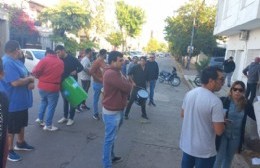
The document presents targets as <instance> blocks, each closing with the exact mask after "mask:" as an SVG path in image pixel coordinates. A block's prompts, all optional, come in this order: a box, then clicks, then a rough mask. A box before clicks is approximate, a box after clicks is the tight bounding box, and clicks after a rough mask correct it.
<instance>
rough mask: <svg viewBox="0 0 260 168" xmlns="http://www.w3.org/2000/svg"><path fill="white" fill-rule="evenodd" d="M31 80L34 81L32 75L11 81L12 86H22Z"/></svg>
mask: <svg viewBox="0 0 260 168" xmlns="http://www.w3.org/2000/svg"><path fill="white" fill-rule="evenodd" d="M31 82H34V78H33V77H32V76H30V77H26V78H20V79H18V80H16V81H14V82H12V83H11V84H12V86H14V87H17V86H24V85H27V84H29V83H31Z"/></svg>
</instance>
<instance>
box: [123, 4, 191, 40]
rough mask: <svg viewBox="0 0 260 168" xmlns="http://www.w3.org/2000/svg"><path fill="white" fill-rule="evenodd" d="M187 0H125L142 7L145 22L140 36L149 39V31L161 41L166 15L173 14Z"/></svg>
mask: <svg viewBox="0 0 260 168" xmlns="http://www.w3.org/2000/svg"><path fill="white" fill-rule="evenodd" d="M187 1H188V0H125V2H127V3H128V4H130V5H135V6H139V7H141V8H143V9H144V10H145V13H146V23H145V25H144V27H143V34H142V37H143V38H145V39H147V38H148V39H149V38H150V36H151V31H153V36H154V38H156V39H157V40H159V41H163V39H164V35H163V29H164V27H165V22H164V20H165V19H166V18H167V16H173V14H174V11H176V10H177V9H178V8H179V7H180V6H181V5H184V4H185V2H187Z"/></svg>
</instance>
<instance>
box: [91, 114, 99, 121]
mask: <svg viewBox="0 0 260 168" xmlns="http://www.w3.org/2000/svg"><path fill="white" fill-rule="evenodd" d="M92 118H93V119H95V120H100V118H99V116H98V114H94V115H93V117H92Z"/></svg>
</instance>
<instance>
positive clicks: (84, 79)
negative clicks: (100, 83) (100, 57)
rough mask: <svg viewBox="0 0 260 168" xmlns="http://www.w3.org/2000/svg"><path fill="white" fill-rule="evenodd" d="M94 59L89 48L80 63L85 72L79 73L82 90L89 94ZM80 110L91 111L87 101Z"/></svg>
mask: <svg viewBox="0 0 260 168" xmlns="http://www.w3.org/2000/svg"><path fill="white" fill-rule="evenodd" d="M91 57H92V49H91V48H87V49H86V50H85V56H83V58H82V59H81V61H80V63H81V64H82V66H83V68H84V69H83V71H81V72H80V73H79V76H80V80H81V85H82V88H83V89H84V90H85V91H86V92H87V93H88V90H89V87H90V83H91V82H90V81H91V75H90V73H89V70H90V68H91V62H90V59H91ZM80 109H86V110H90V108H89V107H88V106H87V105H86V100H84V101H83V102H82V103H81V107H80Z"/></svg>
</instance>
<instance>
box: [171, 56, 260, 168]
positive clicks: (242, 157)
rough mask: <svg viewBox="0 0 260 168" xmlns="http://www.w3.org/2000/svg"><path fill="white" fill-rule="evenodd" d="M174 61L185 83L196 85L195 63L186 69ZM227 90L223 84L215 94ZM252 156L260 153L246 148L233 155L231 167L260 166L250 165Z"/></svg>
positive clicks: (226, 92) (221, 94)
mask: <svg viewBox="0 0 260 168" xmlns="http://www.w3.org/2000/svg"><path fill="white" fill-rule="evenodd" d="M175 63H176V66H177V69H178V72H180V76H181V77H182V78H183V82H184V83H186V85H187V86H188V87H189V88H190V89H193V88H195V87H197V86H196V85H195V83H194V82H193V81H194V79H195V77H196V75H197V70H196V68H195V65H194V64H190V70H187V69H185V68H184V67H182V65H181V64H180V63H179V62H177V61H176V62H175ZM228 92H229V87H227V86H226V85H224V86H223V87H222V89H221V90H220V91H219V92H216V94H217V95H218V96H227V94H228ZM246 143H247V142H246ZM253 157H260V153H257V152H255V151H252V150H250V149H246V150H244V151H243V152H242V153H241V154H236V155H235V157H234V160H233V164H232V167H233V168H260V166H253V165H252V162H251V159H252V158H253Z"/></svg>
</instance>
